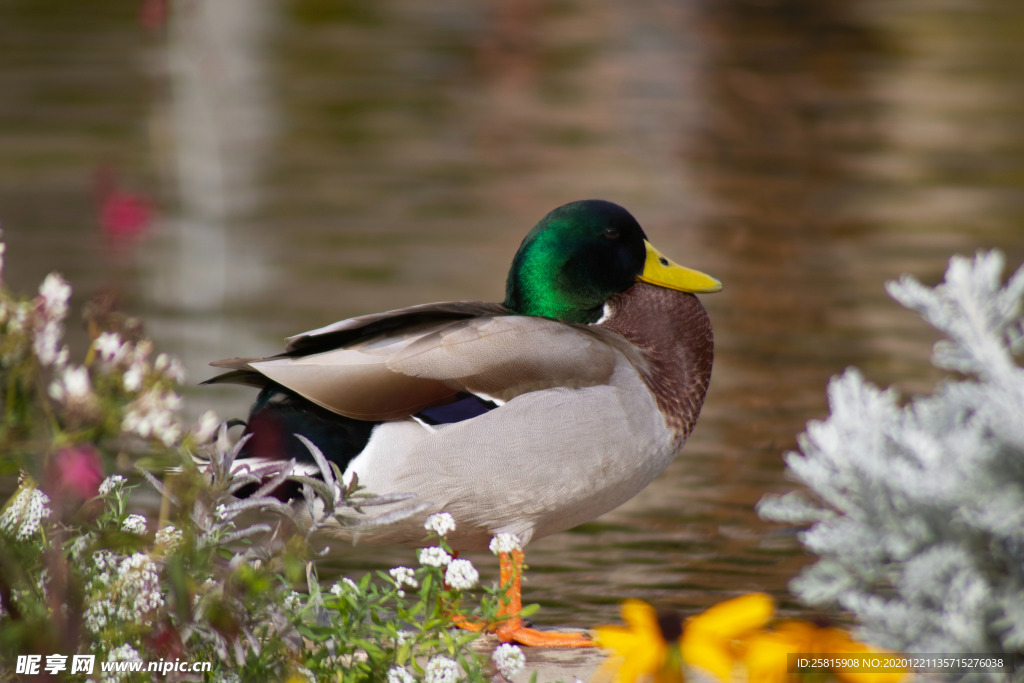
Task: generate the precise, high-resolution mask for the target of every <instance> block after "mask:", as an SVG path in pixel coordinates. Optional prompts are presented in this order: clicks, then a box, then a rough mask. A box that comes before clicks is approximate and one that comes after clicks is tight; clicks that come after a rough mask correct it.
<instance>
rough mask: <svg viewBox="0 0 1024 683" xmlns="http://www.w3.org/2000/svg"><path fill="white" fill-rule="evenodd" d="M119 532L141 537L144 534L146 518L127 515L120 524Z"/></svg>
mask: <svg viewBox="0 0 1024 683" xmlns="http://www.w3.org/2000/svg"><path fill="white" fill-rule="evenodd" d="M121 531H124V532H125V533H129V534H135V535H136V536H141V535H142V534H144V533H146V518H145V517H143V516H142V515H128V516H127V517H125V518H124V521H123V522H121Z"/></svg>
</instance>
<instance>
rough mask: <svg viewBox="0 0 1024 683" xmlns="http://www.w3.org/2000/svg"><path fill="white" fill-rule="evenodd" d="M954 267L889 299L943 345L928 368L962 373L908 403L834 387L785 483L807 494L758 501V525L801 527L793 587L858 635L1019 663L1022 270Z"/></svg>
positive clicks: (893, 287)
mask: <svg viewBox="0 0 1024 683" xmlns="http://www.w3.org/2000/svg"><path fill="white" fill-rule="evenodd" d="M1003 261H1004V258H1003V255H1002V254H1001V253H1000V252H998V251H990V252H979V253H978V254H977V255H976V256H975V257H974V258H973V259H968V258H964V257H955V258H953V259H952V260H951V261H950V264H949V268H948V270H947V271H946V276H945V281H944V282H943V283H942V284H940V285H938V286H937V287H934V288H928V287H926V286H924V285H922V284H921V283H920V282H918V281H917V280H915V279H914V278H912V277H909V276H904V277H903V278H901V279H900V280H899V281H898V282H890V283H888V285H887V290H888V292H889V294H890V295H891V296H892V297H893V298H894V299H896V300H897V301H898V302H899V303H901V304H902V305H903V306H905V307H907V308H909V309H912V310H914V311H916V312H917V313H919V314H920V315H921V316H922V317H923V318H924V319H925V320H926V321H927V322H928V323H930V324H931V325H932V326H933V327H935V328H936V329H937V330H939V331H940V332H942V333H943V334H944V335H945V336H946V337H947V338H946V339H945V340H943V341H940V342H938V343H937V344H936V345H935V348H934V353H933V357H932V362H933V364H934V365H935V366H936V367H939V368H943V369H946V370H951V371H953V372H955V373H958V374H957V375H953V376H951V377H950V378H948V379H946V380H945V381H943V382H942V383H940V384H939V386H938V387H936V389H935V391H934V392H933V393H932V394H931V395H924V396H914V397H912V398H910V399H909V400H907V401H905V402H901V401H900V398H899V396H898V395H897V393H896V392H895V391H894V390H892V389H888V390H882V389H879V388H877V387H875V386H873V385H872V384H870V383H869V382H867V381H865V380H864V378H863V377H862V375H861V374H860V373H859V372H858V371H857V370H855V369H850V370H847V371H846V372H845V373H844V374H843V375H841V376H839V377H837V378H834V379H833V380H832V382H831V383H830V385H829V388H828V398H829V406H830V409H831V414H830V415H829V417H828V418H827V419H826V420H824V421H820V422H811V423H809V424H808V426H807V431H806V432H805V433H804V434H802V435H801V437H800V439H799V446H800V452H795V453H789V454H787V455H786V463H787V465H788V469H789V472H790V473H791V474H792V475H793V476H794V477H795V478H796V479H797V480H799V481H800V482H802V483H803V484H805V485H806V486H807V488H808V489H810V491H811V493H812V494H813V495H806V494H804V493H797V492H793V493H789V494H786V495H784V496H781V497H774V496H773V497H766V498H765V499H764V500H762V501H761V503H760V505H759V508H758V511H759V513H760V514H761V516H762V517H764V518H766V519H771V520H776V521H780V522H788V523H795V524H804V525H809V528H807V529H806V530H805V531H804V532H802V534H801V541H802V542H803V544H804V545H805V546H806V547H807V548H808V549H809V550H810V551H812V552H814V553H816V554H817V555H818V556H819V558H820V559H819V560H818V561H817V563H815V564H814V565H812V566H811V567H809V568H808V569H806V570H804V572H803V573H802V574H801V575H800V576H799V577H797V578H796V579H795V580H794V581H793V582H792V585H791V588H792V589H793V591H794V592H795V593H796V594H797V595H798V596H799V597H800V598H801V599H802V600H804V601H805V602H807V603H809V604H811V605H815V606H839V607H841V608H843V609H846V610H849V611H851V612H853V613H854V614H855V615H856V617H857V619H858V622H859V633H858V635H859V636H860V637H861V638H862V639H864V640H867V641H868V642H871V643H873V644H875V645H878V646H880V647H885V648H891V649H898V650H903V651H905V652H919V653H921V652H923V653H940V652H945V653H948V652H973V653H997V652H998V653H1017V654H1020V653H1024V419H1022V417H1024V369H1022V368H1021V367H1020V365H1018V363H1017V361H1016V356H1018V355H1020V354H1021V352H1022V351H1024V317H1022V300H1024V268H1021V269H1019V270H1018V271H1017V272H1016V273H1015V274H1014V275H1013V276H1012V277H1011V278H1010V279H1009V281H1008V282H1007V283H1006V284H1005V285H1003V284H1002V283H1001V274H1002V270H1003Z"/></svg>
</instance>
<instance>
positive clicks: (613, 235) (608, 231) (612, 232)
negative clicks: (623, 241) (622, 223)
mask: <svg viewBox="0 0 1024 683" xmlns="http://www.w3.org/2000/svg"><path fill="white" fill-rule="evenodd" d="M604 236H605V237H607V238H608V239H610V240H617V239H619V230H618V228H605V231H604Z"/></svg>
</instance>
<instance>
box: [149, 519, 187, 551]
mask: <svg viewBox="0 0 1024 683" xmlns="http://www.w3.org/2000/svg"><path fill="white" fill-rule="evenodd" d="M182 538H183V536H182V533H181V529H179V528H177V527H176V526H174V525H173V524H168V525H167V526H165V527H163V528H161V529H160V530H158V531H157V532H156V536H155V537H154V540H155V541H156V544H157V545H162V546H164V548H166V549H167V552H173V551H174V550H176V549H177V548H178V546H180V545H181V541H182Z"/></svg>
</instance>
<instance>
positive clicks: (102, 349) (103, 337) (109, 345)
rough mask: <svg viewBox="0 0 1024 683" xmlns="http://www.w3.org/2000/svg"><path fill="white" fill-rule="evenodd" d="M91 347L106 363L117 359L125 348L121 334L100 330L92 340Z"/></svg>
mask: <svg viewBox="0 0 1024 683" xmlns="http://www.w3.org/2000/svg"><path fill="white" fill-rule="evenodd" d="M92 347H93V348H94V349H96V351H97V352H98V353H99V354H100V358H102V359H103V360H104V361H106V362H108V363H113V362H115V361H116V360H118V359H119V358H120V356H121V355H122V353H123V352H124V350H125V344H124V342H123V341H121V335H119V334H117V333H116V332H101V333H100V336H98V337H96V339H95V340H94V341H93V343H92Z"/></svg>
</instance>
